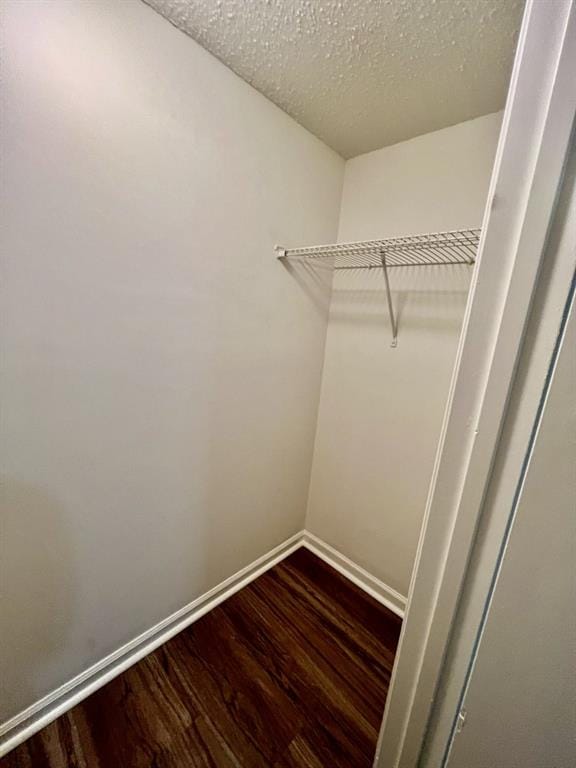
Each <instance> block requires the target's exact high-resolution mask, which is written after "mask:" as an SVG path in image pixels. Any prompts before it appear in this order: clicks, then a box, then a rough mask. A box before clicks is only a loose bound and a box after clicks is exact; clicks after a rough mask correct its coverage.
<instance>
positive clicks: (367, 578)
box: [302, 531, 406, 619]
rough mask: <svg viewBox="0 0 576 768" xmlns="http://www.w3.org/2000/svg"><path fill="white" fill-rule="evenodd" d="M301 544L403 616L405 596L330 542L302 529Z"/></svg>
mask: <svg viewBox="0 0 576 768" xmlns="http://www.w3.org/2000/svg"><path fill="white" fill-rule="evenodd" d="M302 545H303V546H304V547H306V549H309V550H310V552H313V553H314V554H315V555H316V556H317V557H319V558H321V559H322V560H324V562H325V563H328V565H331V566H332V568H334V570H335V571H338V573H341V574H342V575H343V576H345V577H346V578H347V579H348V580H349V581H351V582H353V583H354V584H356V586H358V587H360V589H363V590H364V592H367V593H368V594H369V595H370V596H371V597H373V598H374V599H375V600H377V601H378V602H379V603H381V604H382V605H385V606H386V608H389V609H390V610H391V611H392V612H393V613H395V614H396V615H397V616H400V618H401V619H403V618H404V611H405V608H406V598H405V597H404V595H401V594H400V593H399V592H397V591H396V590H395V589H392V587H389V586H388V585H387V584H384V582H383V581H380V579H377V578H376V577H375V576H372V574H371V573H368V571H366V570H364V568H361V567H360V566H359V565H356V563H354V562H353V561H352V560H350V558H348V557H346V556H345V555H343V554H342V553H341V552H338V550H337V549H334V547H331V546H330V544H326V542H325V541H322V539H319V538H318V536H315V535H314V534H313V533H310V532H309V531H304V534H303V537H302Z"/></svg>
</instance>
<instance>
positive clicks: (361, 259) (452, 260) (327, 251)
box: [276, 229, 481, 347]
mask: <svg viewBox="0 0 576 768" xmlns="http://www.w3.org/2000/svg"><path fill="white" fill-rule="evenodd" d="M480 232H481V230H480V229H457V230H453V231H451V232H434V233H431V234H425V235H410V236H408V237H394V238H389V239H385V240H364V241H359V242H356V243H333V244H331V245H312V246H305V247H302V248H282V247H280V246H278V245H277V246H276V255H277V257H278V258H279V259H283V260H286V261H288V262H296V261H300V262H307V263H309V264H311V263H312V262H313V261H315V260H317V259H332V260H333V261H332V268H333V269H335V270H345V269H381V270H382V271H383V274H384V284H385V288H386V298H387V302H388V311H389V313H390V321H391V325H392V346H393V347H396V346H397V337H398V333H397V330H398V329H397V322H396V317H395V314H394V308H393V305H392V295H391V292H390V283H389V279H388V270H389V269H394V268H398V267H434V266H452V265H456V264H465V265H467V266H471V265H472V264H474V262H475V260H476V252H477V250H478V243H479V242H480Z"/></svg>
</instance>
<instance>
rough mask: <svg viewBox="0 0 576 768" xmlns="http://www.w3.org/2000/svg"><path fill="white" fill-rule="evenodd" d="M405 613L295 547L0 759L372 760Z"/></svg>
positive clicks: (126, 765) (106, 762)
mask: <svg viewBox="0 0 576 768" xmlns="http://www.w3.org/2000/svg"><path fill="white" fill-rule="evenodd" d="M400 626H401V622H400V619H398V617H396V616H395V615H394V614H393V613H391V612H390V611H389V610H388V609H386V608H385V607H384V606H382V605H380V604H379V603H377V602H376V601H375V600H373V599H372V598H370V597H369V596H368V595H366V594H365V593H364V592H362V590H360V589H359V588H357V587H356V586H354V585H353V584H351V583H350V582H349V581H347V580H346V579H345V578H344V577H343V576H341V575H340V574H339V573H336V572H335V571H334V570H333V569H332V568H330V567H329V566H328V565H326V564H325V563H324V562H323V561H321V560H320V559H318V558H317V557H315V556H314V555H313V554H312V553H310V552H308V551H307V550H305V549H300V550H298V551H297V552H295V553H293V554H292V555H291V556H290V557H289V558H287V559H286V560H285V561H283V562H282V563H279V564H278V565H277V566H275V567H274V568H272V569H271V570H270V571H268V572H267V573H265V574H264V575H262V576H261V577H260V578H259V579H257V580H256V581H255V582H253V583H252V584H249V585H248V586H247V587H245V588H244V589H242V590H241V591H240V592H238V593H236V594H235V595H233V596H232V597H230V598H229V599H228V600H227V601H226V602H224V603H223V604H222V605H220V606H218V607H217V608H215V609H214V610H213V611H211V612H210V613H209V614H207V615H206V616H204V617H202V618H201V619H200V620H199V621H197V622H196V623H195V624H193V625H192V626H191V627H189V628H188V629H186V630H184V631H183V632H181V633H180V634H179V635H177V636H176V637H174V638H172V639H171V640H170V641H168V642H167V643H165V644H164V645H163V646H162V647H161V648H159V649H158V650H156V651H155V652H153V653H152V654H150V655H149V656H147V657H146V658H145V659H143V660H142V661H140V662H139V663H138V664H136V665H135V666H134V667H131V668H130V669H128V670H127V671H126V672H124V673H123V674H122V675H120V676H119V677H118V678H116V679H115V680H113V681H112V682H110V683H108V685H106V686H104V687H103V688H101V689H100V690H99V691H97V692H96V693H94V694H93V695H92V696H90V697H89V698H88V699H86V700H85V701H83V702H82V703H81V704H79V705H78V706H77V707H75V708H74V709H72V710H70V711H69V712H67V713H66V714H64V715H62V716H61V717H60V718H59V719H58V720H56V721H55V722H54V723H51V724H50V725H49V726H47V727H46V728H44V729H43V730H42V731H40V732H39V733H38V734H36V735H35V736H33V737H32V738H30V739H29V740H28V741H27V742H25V743H24V744H22V745H20V746H19V747H17V748H16V749H15V750H13V751H12V752H11V753H9V754H8V755H7V756H6V757H4V758H3V759H2V760H0V768H326V767H327V766H330V768H369V767H370V766H371V764H372V758H373V754H374V749H375V746H376V738H377V732H378V727H379V724H380V719H381V717H382V712H383V710H384V703H385V698H386V694H387V691H388V685H389V681H390V674H391V671H392V665H393V661H394V654H395V652H396V646H397V643H398V637H399V633H400Z"/></svg>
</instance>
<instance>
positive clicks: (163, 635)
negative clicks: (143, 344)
mask: <svg viewBox="0 0 576 768" xmlns="http://www.w3.org/2000/svg"><path fill="white" fill-rule="evenodd" d="M300 547H305V548H306V549H308V550H310V552H313V553H314V554H315V555H317V557H319V558H321V559H322V560H324V562H326V563H328V565H330V566H332V568H334V570H336V571H338V572H339V573H341V574H342V575H343V576H345V577H346V578H347V579H349V580H350V581H351V582H352V583H354V584H356V586H358V587H360V589H362V590H364V592H366V593H367V594H369V595H370V596H371V597H373V598H374V599H375V600H377V601H378V602H379V603H381V604H382V605H385V606H386V607H387V608H389V609H390V610H391V611H393V612H394V613H395V614H397V615H398V616H400V617H401V618H404V608H405V605H406V598H404V597H403V596H402V595H401V594H399V593H398V592H396V590H394V589H392V588H391V587H388V586H387V585H386V584H384V583H383V582H382V581H380V580H379V579H377V578H376V577H374V576H372V575H371V574H370V573H368V571H366V570H364V569H363V568H361V567H360V566H359V565H356V563H354V562H352V560H350V559H349V558H347V557H346V556H345V555H343V554H342V553H341V552H338V551H337V550H336V549H334V548H333V547H331V546H330V545H329V544H326V542H324V541H322V539H319V538H318V537H317V536H315V535H314V534H312V533H310V532H309V531H299V532H298V533H296V534H294V536H291V537H290V538H289V539H286V541H284V542H282V544H279V545H278V546H277V547H274V549H272V550H270V552H268V553H266V554H265V555H263V556H262V557H259V558H258V559H257V560H254V562H253V563H250V565H247V566H246V567H245V568H242V570H240V571H238V573H235V574H234V575H233V576H230V577H229V578H228V579H225V580H224V581H223V582H222V583H221V584H218V586H216V587H214V588H213V589H211V590H209V591H208V592H206V593H205V594H204V595H201V596H200V597H198V598H197V599H196V600H193V601H192V602H191V603H189V604H188V605H185V606H184V607H183V608H181V609H180V610H179V611H176V613H173V614H172V615H171V616H168V618H166V619H164V620H163V621H161V622H159V623H158V624H156V625H155V626H153V627H151V628H150V629H148V630H146V632H143V633H142V634H141V635H139V636H138V637H136V638H134V640H130V642H128V643H126V644H125V645H123V646H121V647H120V648H118V650H116V651H114V652H113V653H111V654H109V655H108V656H106V657H104V658H103V659H101V660H100V661H98V662H96V664H93V665H92V666H91V667H89V668H88V669H86V670H85V671H84V672H81V673H80V674H79V675H77V676H76V677H74V678H72V680H69V681H68V682H67V683H64V684H63V685H61V686H60V687H59V688H56V690H54V691H52V692H51V693H49V694H48V695H47V696H44V697H43V698H42V699H40V700H39V701H37V702H36V703H35V704H32V705H31V706H30V707H28V708H27V709H25V710H24V711H22V712H20V713H19V714H18V715H16V716H15V717H13V718H11V719H10V720H7V721H6V722H4V723H2V724H0V757H2V756H3V755H5V754H6V753H7V752H10V751H11V750H12V749H14V748H15V747H17V746H18V745H19V744H22V742H24V741H26V739H29V738H30V736H32V735H34V734H35V733H37V732H38V731H40V730H41V729H42V728H44V727H45V726H47V725H48V724H49V723H51V722H52V721H53V720H55V719H56V718H57V717H60V715H62V714H64V712H67V711H68V710H69V709H72V707H74V706H76V704H79V703H80V702H81V701H82V700H83V699H85V698H86V697H87V696H90V694H91V693H94V691H97V690H98V688H101V687H102V686H103V685H106V683H108V682H110V680H113V679H114V678H115V677H117V676H118V675H120V674H121V673H122V672H124V671H125V670H126V669H128V668H129V667H131V666H132V665H133V664H136V663H137V662H138V661H140V660H141V659H143V658H144V656H147V655H148V654H149V653H152V651H154V650H156V648H158V647H160V646H161V645H163V644H164V643H165V642H166V641H167V640H170V638H171V637H174V635H177V634H178V633H179V632H181V631H182V630H183V629H185V628H186V627H188V626H190V624H193V623H194V622H195V621H197V620H198V619H199V618H201V617H202V616H204V614H206V613H208V612H209V611H211V610H212V609H213V608H215V607H216V606H217V605H219V604H220V603H222V602H223V601H224V600H226V599H227V598H229V597H231V596H232V595H233V594H234V593H235V592H238V591H239V590H240V589H242V588H243V587H245V586H246V585H247V584H249V583H250V582H251V581H254V580H255V579H257V578H258V576H261V575H262V574H263V573H265V572H266V571H267V570H269V569H270V568H272V567H273V566H275V565H276V564H277V563H279V562H280V561H281V560H284V558H286V557H288V555H291V554H292V553H293V552H295V551H296V550H297V549H299V548H300Z"/></svg>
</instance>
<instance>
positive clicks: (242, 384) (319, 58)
mask: <svg viewBox="0 0 576 768" xmlns="http://www.w3.org/2000/svg"><path fill="white" fill-rule="evenodd" d="M1 12H2V31H1V36H2V43H1V47H2V59H3V62H2V70H3V75H2V86H1V88H2V123H3V124H2V128H1V141H2V168H3V170H2V175H3V182H2V186H3V188H4V191H5V194H4V195H3V200H2V206H3V217H2V222H3V223H2V234H1V238H2V260H3V271H4V279H3V292H4V294H5V295H4V298H3V307H4V311H3V314H4V320H3V323H2V330H1V334H2V357H3V363H2V374H3V375H2V406H3V414H4V415H3V422H2V446H3V448H2V474H3V484H2V531H3V534H2V542H3V543H2V549H3V554H2V566H1V568H2V582H3V585H4V588H3V591H2V613H1V616H2V625H3V631H2V651H1V669H0V674H1V679H2V696H1V704H0V707H1V709H0V720H1V721H2V723H3V725H1V726H0V738H1V739H2V741H1V743H2V749H3V752H4V753H5V754H4V757H3V758H2V759H0V765H2V766H3V767H4V766H5V767H6V768H13V767H14V766H27V767H28V766H51V767H53V766H72V765H78V766H88V767H89V768H92V766H102V767H104V766H106V768H115V767H116V766H118V767H120V766H122V768H131V767H132V766H137V767H138V768H145V767H147V766H150V768H152V766H155V767H156V768H166V767H167V766H180V768H184V767H185V766H241V767H242V768H252V767H260V766H262V768H272V766H274V767H277V768H288V767H289V766H310V768H319V767H323V768H337V766H342V768H362V767H363V766H366V767H367V766H370V765H372V760H373V757H374V750H375V746H376V740H377V736H378V731H379V728H380V723H381V720H382V715H383V712H384V706H385V700H386V693H387V690H388V687H389V683H390V677H391V674H392V669H393V664H394V654H395V651H396V647H397V643H398V638H399V633H400V630H401V625H402V617H403V615H404V610H405V607H406V600H407V596H408V592H409V586H410V579H411V574H412V569H413V564H414V559H415V556H416V551H417V547H418V541H419V536H420V531H421V527H422V522H423V516H424V511H425V507H426V499H427V494H428V488H429V485H430V480H431V476H432V471H433V467H434V461H435V455H436V450H437V446H438V440H439V435H440V431H441V427H442V422H443V416H444V411H445V407H446V403H447V399H448V393H449V388H450V382H451V376H452V371H453V367H454V362H455V358H456V352H457V348H458V342H459V337H460V331H461V327H462V322H463V317H464V313H465V309H466V303H467V297H468V291H469V287H470V283H471V280H472V276H473V273H474V269H475V259H476V255H477V251H478V244H479V241H480V238H481V227H482V220H483V214H484V208H485V205H486V199H487V193H488V186H489V182H490V178H491V173H492V167H493V162H494V157H495V152H496V147H497V142H498V137H499V131H500V127H501V121H502V110H503V108H504V104H505V99H506V93H507V88H508V83H509V78H510V72H511V68H512V62H513V57H514V50H515V45H516V41H517V38H518V32H519V29H520V25H521V21H522V12H523V3H522V2H520V1H519V0H439V1H438V2H436V1H435V0H412V2H404V0H389V1H387V2H369V0H356V1H355V2H335V1H334V2H332V1H331V0H326V1H325V2H322V3H320V2H313V1H312V0H292V1H291V2H274V0H273V1H272V2H264V0H262V1H260V0H254V1H253V2H249V3H245V2H238V1H237V0H213V1H212V0H205V1H203V2H195V0H146V2H142V0H3V2H2V3H1Z"/></svg>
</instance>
